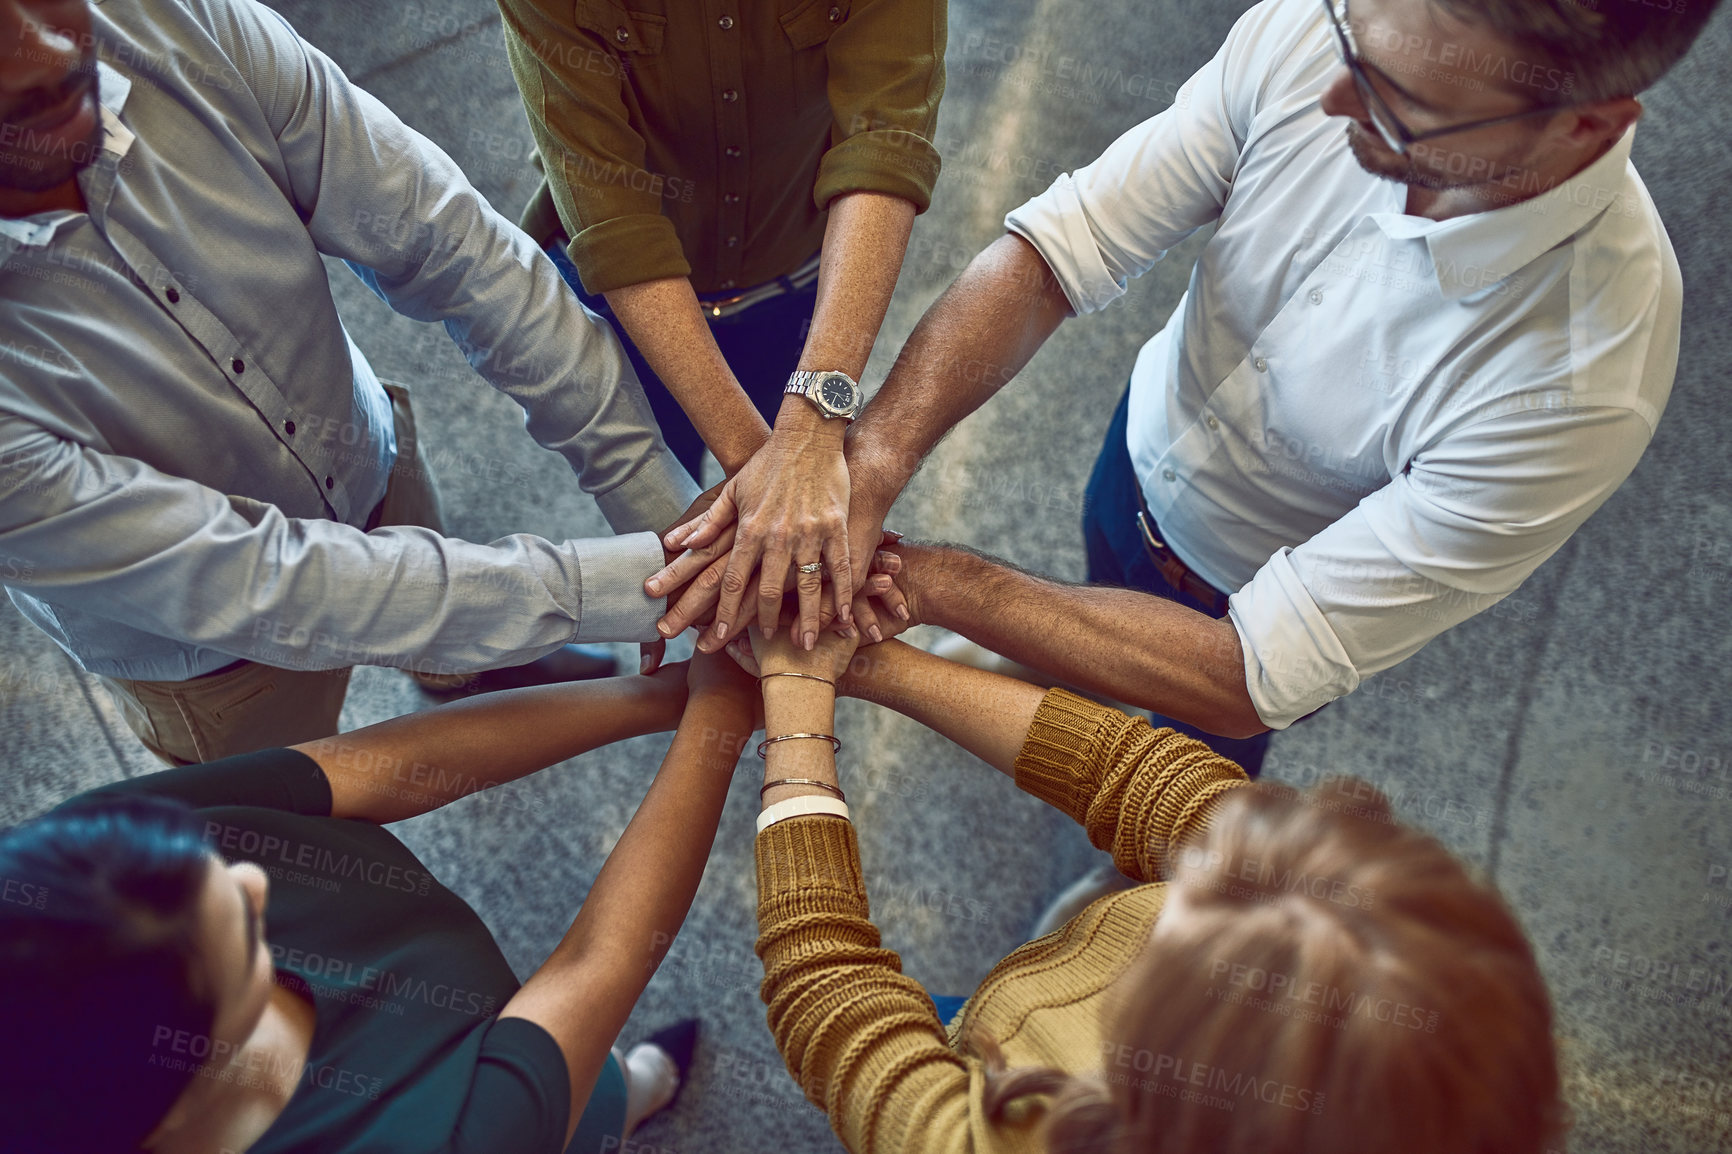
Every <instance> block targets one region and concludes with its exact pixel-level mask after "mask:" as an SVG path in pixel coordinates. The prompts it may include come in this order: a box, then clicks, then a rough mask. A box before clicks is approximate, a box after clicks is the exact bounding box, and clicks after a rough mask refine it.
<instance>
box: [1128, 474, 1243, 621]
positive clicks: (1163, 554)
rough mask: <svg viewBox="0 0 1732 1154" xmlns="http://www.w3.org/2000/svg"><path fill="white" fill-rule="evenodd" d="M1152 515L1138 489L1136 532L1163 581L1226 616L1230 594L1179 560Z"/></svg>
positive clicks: (1178, 591)
mask: <svg viewBox="0 0 1732 1154" xmlns="http://www.w3.org/2000/svg"><path fill="white" fill-rule="evenodd" d="M1159 528H1160V526H1158V525H1157V524H1156V523H1155V517H1154V514H1153V513H1150V512H1149V504H1148V502H1147V501H1146V500H1144V499H1143V489H1142V486H1141V485H1138V486H1137V532H1138V533H1140V534H1141V535H1142V538H1143V551H1144V552H1145V553H1147V554H1148V555H1149V560H1150V561H1151V562H1153V563H1154V566H1155V570H1156V572H1158V573H1160V575H1161V580H1163V581H1165V582H1166V583H1167V585H1168V586H1169V587H1170V588H1171V589H1172V590H1173V591H1174V592H1176V593H1183V594H1185V595H1186V596H1189V597H1194V598H1196V599H1197V600H1198V601H1200V602H1202V603H1203V604H1204V605H1207V606H1208V607H1209V611H1210V612H1211V613H1213V614H1214V615H1215V616H1216V617H1217V618H1220V617H1225V616H1226V615H1227V595H1226V594H1225V593H1222V592H1221V591H1220V590H1219V589H1217V588H1215V587H1214V586H1213V585H1211V584H1209V583H1208V582H1207V581H1205V580H1203V579H1202V578H1201V577H1199V576H1197V574H1196V573H1195V572H1193V571H1192V569H1191V567H1190V566H1189V565H1187V564H1185V563H1184V562H1183V561H1181V560H1179V557H1178V554H1176V553H1174V552H1173V551H1172V550H1171V549H1170V548H1168V547H1167V543H1166V542H1165V541H1163V540H1162V539H1161V535H1160V533H1159V532H1157V530H1158V529H1159Z"/></svg>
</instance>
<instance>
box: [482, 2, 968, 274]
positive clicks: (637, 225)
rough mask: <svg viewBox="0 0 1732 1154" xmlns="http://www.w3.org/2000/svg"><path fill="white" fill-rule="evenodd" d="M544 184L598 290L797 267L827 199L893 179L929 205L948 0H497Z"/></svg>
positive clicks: (893, 191) (549, 214)
mask: <svg viewBox="0 0 1732 1154" xmlns="http://www.w3.org/2000/svg"><path fill="white" fill-rule="evenodd" d="M499 7H500V11H501V12H502V13H503V15H504V17H505V44H506V50H507V53H508V54H509V56H510V59H511V69H512V72H513V73H514V74H515V75H516V77H517V87H518V89H519V91H521V92H522V94H523V103H524V107H525V109H526V111H527V112H528V114H529V124H530V128H531V129H532V130H533V132H534V134H535V141H536V145H537V147H538V148H539V150H540V154H541V160H542V165H543V168H544V170H545V172H546V174H547V180H546V183H545V184H544V185H543V187H542V188H541V189H540V190H539V191H538V192H537V194H536V196H535V197H534V198H533V199H532V200H531V201H530V205H529V208H528V210H526V211H525V213H524V216H523V220H522V224H523V227H524V230H525V231H526V232H528V233H529V235H530V236H532V237H534V238H535V239H536V240H538V241H540V242H542V243H545V242H546V241H547V239H548V238H549V237H551V236H552V235H553V234H554V232H555V231H556V227H557V226H559V225H563V226H564V229H565V232H566V234H567V235H568V236H570V237H572V238H573V239H572V242H571V247H570V250H569V251H570V254H571V259H572V262H573V263H574V264H575V265H576V266H577V270H578V273H579V274H580V275H581V277H582V278H583V285H584V288H585V289H587V290H588V291H589V292H591V293H602V292H609V291H611V290H613V289H617V288H623V287H624V286H626V285H631V284H637V283H639V282H641V281H647V280H656V279H659V278H663V277H676V276H689V277H690V278H691V279H692V283H693V286H694V287H695V288H696V289H697V291H699V292H720V291H726V290H728V289H732V288H738V287H744V286H747V285H753V284H759V283H762V282H763V281H767V280H771V279H773V278H775V277H778V276H783V275H786V274H788V273H790V272H792V271H793V270H794V269H796V268H798V267H799V266H800V265H801V264H802V263H803V262H804V261H805V260H806V259H808V258H809V257H810V256H811V255H812V254H813V253H815V252H817V251H818V249H819V247H820V246H821V245H822V243H823V240H824V220H825V209H826V207H827V206H828V205H829V203H830V201H831V200H832V199H833V198H835V197H837V196H839V195H841V194H843V193H847V192H863V191H864V192H879V193H887V194H889V195H892V196H899V197H902V198H903V199H905V200H908V201H912V202H913V204H914V206H915V208H916V210H918V211H922V212H924V211H925V210H926V207H927V205H928V204H929V203H930V202H931V199H932V186H933V184H934V182H935V181H936V180H937V179H938V164H939V162H938V151H937V149H935V148H934V147H933V145H932V137H933V132H934V128H935V126H936V123H937V118H938V102H939V98H940V97H941V96H942V95H943V92H944V45H945V33H946V25H945V6H944V0H629V7H628V6H627V4H626V3H621V2H619V0H499Z"/></svg>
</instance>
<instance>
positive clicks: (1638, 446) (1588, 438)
mask: <svg viewBox="0 0 1732 1154" xmlns="http://www.w3.org/2000/svg"><path fill="white" fill-rule="evenodd" d="M1651 435H1652V428H1651V426H1650V425H1649V424H1648V422H1647V420H1646V418H1645V417H1643V416H1642V415H1641V414H1639V413H1638V412H1636V411H1635V410H1632V409H1624V408H1616V407H1611V406H1584V407H1581V408H1576V409H1572V410H1568V411H1564V412H1550V411H1543V410H1542V411H1521V412H1514V413H1507V414H1505V415H1502V416H1497V417H1493V418H1491V419H1488V420H1484V421H1481V422H1479V423H1477V424H1475V425H1472V426H1470V427H1468V428H1467V429H1464V430H1462V431H1461V432H1459V433H1457V434H1456V435H1454V436H1451V437H1449V438H1446V439H1445V440H1443V441H1442V442H1441V443H1440V444H1439V445H1437V446H1435V447H1433V448H1431V449H1429V450H1427V451H1426V452H1424V453H1421V454H1420V455H1419V456H1418V457H1417V458H1416V459H1415V460H1414V461H1413V463H1412V464H1411V465H1410V466H1409V468H1408V469H1407V470H1406V471H1405V472H1403V473H1401V474H1400V475H1398V476H1397V477H1396V478H1395V479H1393V480H1392V481H1390V483H1389V484H1388V485H1385V486H1384V487H1383V488H1381V489H1379V490H1377V491H1376V492H1375V493H1372V494H1371V495H1369V496H1368V497H1366V498H1365V499H1364V500H1363V501H1361V502H1360V503H1359V505H1358V506H1357V507H1355V508H1354V509H1353V510H1352V511H1351V512H1349V513H1348V514H1347V515H1346V516H1344V517H1342V518H1341V519H1340V520H1338V521H1336V522H1335V523H1334V524H1332V525H1330V526H1328V527H1327V528H1325V529H1324V530H1323V531H1322V532H1320V533H1318V534H1317V535H1315V536H1314V537H1312V538H1311V539H1310V540H1308V541H1306V542H1305V543H1304V544H1302V545H1300V546H1299V547H1298V548H1296V549H1282V550H1281V551H1279V552H1278V553H1276V554H1275V555H1274V556H1273V557H1271V558H1270V559H1269V561H1268V562H1267V563H1266V564H1265V565H1264V566H1263V568H1262V569H1260V570H1259V571H1258V572H1257V574H1256V575H1255V576H1254V577H1253V578H1252V579H1251V580H1250V581H1249V582H1248V583H1247V584H1246V585H1245V586H1244V587H1243V588H1241V589H1240V590H1239V591H1238V592H1237V593H1235V594H1233V595H1232V597H1231V598H1230V599H1229V600H1228V612H1229V615H1230V617H1231V618H1232V621H1233V625H1234V627H1235V628H1236V629H1237V630H1238V633H1239V639H1240V642H1241V645H1242V647H1243V650H1244V654H1245V684H1246V688H1247V689H1248V690H1249V692H1250V696H1251V701H1252V703H1253V704H1254V705H1255V706H1256V708H1257V713H1258V716H1260V717H1261V718H1262V719H1263V723H1264V724H1265V725H1268V726H1269V727H1270V728H1272V729H1285V728H1286V727H1287V726H1289V725H1291V724H1292V723H1293V722H1295V721H1297V720H1298V719H1299V718H1301V717H1304V716H1305V715H1306V714H1308V713H1310V712H1312V711H1313V710H1315V709H1318V708H1320V707H1322V706H1324V705H1326V704H1328V703H1329V702H1331V701H1333V700H1335V699H1336V698H1337V697H1341V696H1344V695H1345V694H1348V693H1351V692H1353V691H1354V690H1355V689H1357V688H1358V687H1359V684H1360V682H1361V681H1363V680H1364V679H1365V678H1367V677H1370V676H1371V675H1373V674H1375V673H1380V672H1382V671H1383V670H1385V669H1388V668H1390V667H1392V666H1394V665H1397V664H1399V663H1400V662H1402V661H1405V660H1406V659H1407V658H1409V657H1411V656H1413V655H1414V654H1415V653H1417V652H1419V651H1420V650H1421V649H1422V648H1424V647H1425V645H1426V644H1427V643H1428V642H1429V641H1431V639H1432V638H1434V637H1436V636H1437V635H1438V634H1440V633H1443V632H1444V631H1445V630H1447V629H1450V628H1452V627H1454V626H1456V625H1459V624H1460V623H1461V622H1463V621H1466V620H1467V619H1468V618H1470V617H1473V616H1475V615H1477V614H1479V613H1481V612H1485V611H1487V610H1491V611H1493V612H1502V613H1506V614H1508V615H1509V616H1510V617H1511V619H1512V620H1519V619H1521V618H1522V616H1523V611H1522V610H1520V609H1519V608H1514V607H1512V608H1508V609H1500V608H1498V607H1499V606H1500V605H1501V603H1502V602H1503V601H1504V600H1505V598H1507V597H1508V596H1509V595H1510V594H1511V593H1513V592H1514V591H1515V590H1516V589H1518V588H1520V586H1521V584H1522V582H1524V581H1526V580H1527V579H1528V577H1529V576H1530V575H1532V573H1533V572H1534V570H1536V569H1538V568H1539V566H1540V565H1541V564H1542V563H1544V562H1545V560H1546V559H1547V558H1549V557H1550V556H1552V554H1553V553H1555V552H1557V550H1558V549H1559V548H1560V547H1562V545H1563V544H1564V542H1565V541H1567V540H1568V539H1569V537H1570V535H1571V534H1572V533H1574V532H1575V531H1576V530H1577V529H1578V528H1580V527H1581V525H1582V523H1583V522H1584V521H1586V520H1587V519H1588V517H1589V516H1591V515H1592V514H1593V512H1594V511H1595V510H1596V509H1598V508H1599V507H1600V506H1601V505H1602V504H1604V503H1605V501H1606V500H1607V499H1608V498H1609V497H1610V496H1611V495H1612V493H1613V492H1615V491H1616V490H1617V488H1618V486H1619V485H1621V484H1622V483H1623V481H1624V479H1625V478H1626V477H1628V476H1629V474H1630V472H1631V471H1632V470H1633V469H1634V468H1635V466H1636V462H1637V461H1638V460H1639V459H1640V458H1641V455H1642V451H1643V449H1644V448H1646V446H1647V443H1648V440H1649V438H1650V437H1651Z"/></svg>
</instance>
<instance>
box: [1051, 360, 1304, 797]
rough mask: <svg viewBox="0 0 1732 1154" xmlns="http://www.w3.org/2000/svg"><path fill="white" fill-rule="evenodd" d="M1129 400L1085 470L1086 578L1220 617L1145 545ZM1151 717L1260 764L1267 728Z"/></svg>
mask: <svg viewBox="0 0 1732 1154" xmlns="http://www.w3.org/2000/svg"><path fill="white" fill-rule="evenodd" d="M1130 400H1131V391H1130V389H1129V388H1127V389H1126V390H1125V395H1124V396H1122V397H1120V398H1119V407H1118V409H1117V410H1116V411H1114V413H1113V419H1112V423H1111V424H1110V425H1108V426H1107V437H1106V441H1105V442H1104V443H1103V444H1102V445H1101V455H1100V456H1099V457H1096V458H1095V467H1094V472H1092V473H1091V474H1089V484H1088V490H1087V491H1086V492H1085V493H1084V495H1083V525H1082V528H1083V545H1084V547H1085V549H1086V550H1087V553H1088V579H1089V582H1090V583H1091V584H1097V585H1117V586H1120V587H1122V588H1125V589H1136V590H1138V591H1140V592H1143V593H1153V594H1154V595H1155V596H1157V597H1165V598H1166V599H1167V600H1168V601H1176V602H1178V603H1179V604H1180V605H1183V606H1185V607H1186V608H1188V609H1195V610H1196V611H1197V612H1199V613H1202V614H1206V615H1207V616H1209V617H1214V618H1217V619H1219V618H1220V617H1221V616H1224V615H1223V614H1219V613H1216V612H1214V611H1213V610H1212V609H1211V608H1210V607H1209V606H1206V605H1204V604H1203V603H1202V602H1201V601H1198V600H1197V599H1196V598H1195V597H1192V596H1190V595H1189V594H1186V593H1181V592H1180V591H1178V590H1176V589H1174V588H1173V587H1172V586H1171V585H1168V584H1167V582H1166V580H1165V579H1164V578H1162V576H1161V574H1160V571H1159V570H1158V569H1156V568H1155V563H1154V562H1153V561H1151V560H1149V554H1148V551H1147V550H1146V549H1144V547H1143V535H1142V531H1141V530H1139V529H1138V528H1137V520H1136V518H1137V508H1138V504H1137V492H1138V489H1137V473H1136V469H1135V468H1133V467H1132V465H1131V452H1130V449H1129V448H1127V447H1126V445H1125V430H1126V425H1127V414H1128V413H1129V410H1130ZM1151 721H1152V723H1153V724H1154V726H1155V727H1156V728H1157V729H1158V728H1161V727H1163V726H1165V727H1168V728H1172V729H1176V730H1178V731H1179V732H1180V733H1183V734H1188V735H1189V736H1191V737H1195V738H1197V739H1198V740H1199V741H1203V742H1207V743H1208V745H1209V747H1210V748H1211V749H1213V750H1214V751H1215V752H1217V753H1219V754H1220V755H1221V756H1222V757H1229V758H1232V759H1233V760H1234V761H1236V762H1238V763H1239V764H1240V765H1241V766H1242V767H1244V770H1245V772H1246V773H1248V774H1250V775H1251V776H1252V777H1256V776H1257V774H1258V773H1259V772H1260V771H1261V770H1262V768H1263V756H1264V754H1266V753H1268V751H1269V737H1270V734H1269V733H1268V732H1267V731H1265V732H1263V733H1259V734H1258V735H1257V736H1256V737H1248V738H1244V739H1238V738H1231V737H1216V736H1215V735H1214V734H1212V733H1205V732H1203V731H1202V730H1200V729H1198V728H1197V727H1196V726H1194V725H1187V724H1186V723H1184V722H1182V721H1175V720H1173V719H1172V718H1170V717H1162V716H1161V715H1160V714H1158V713H1157V714H1154V715H1153V716H1152V718H1151Z"/></svg>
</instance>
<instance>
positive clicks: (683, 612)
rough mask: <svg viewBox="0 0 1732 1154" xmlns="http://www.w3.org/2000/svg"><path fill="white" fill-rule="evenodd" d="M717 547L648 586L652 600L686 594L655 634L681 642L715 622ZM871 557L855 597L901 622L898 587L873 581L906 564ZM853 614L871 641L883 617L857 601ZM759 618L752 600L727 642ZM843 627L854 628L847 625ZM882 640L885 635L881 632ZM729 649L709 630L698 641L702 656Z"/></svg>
mask: <svg viewBox="0 0 1732 1154" xmlns="http://www.w3.org/2000/svg"><path fill="white" fill-rule="evenodd" d="M730 532H731V530H730ZM881 538H882V541H883V544H884V545H886V546H893V545H895V544H896V542H898V541H900V540H901V539H902V535H901V534H900V533H891V532H885V533H883V534H882V535H881ZM725 539H726V538H724V540H725ZM712 547H713V546H706V547H705V548H704V549H702V550H699V551H698V552H695V553H687V554H686V555H685V556H683V557H681V558H679V559H678V560H677V561H675V562H674V563H673V564H671V565H669V566H668V567H667V568H665V569H663V570H662V571H661V572H659V573H657V574H655V575H654V576H652V577H651V578H650V579H649V581H648V582H646V583H645V588H646V589H647V590H648V591H649V593H650V595H651V596H659V595H660V592H661V590H663V589H672V590H676V591H679V590H682V589H683V592H677V600H675V601H674V604H672V605H670V606H669V607H668V611H667V614H666V615H665V616H664V617H663V618H662V619H661V620H660V621H657V622H656V628H657V629H658V630H660V631H661V633H662V636H664V637H677V636H679V634H680V633H682V632H683V631H684V630H685V629H687V628H688V627H690V626H693V625H696V626H699V627H700V628H701V627H702V626H703V625H704V623H705V622H706V621H708V620H712V619H713V618H712V617H711V616H710V611H711V608H712V607H713V606H714V605H715V604H716V602H717V600H718V599H719V596H720V594H719V590H720V585H721V577H722V571H723V565H722V563H721V562H719V561H710V560H708V556H707V555H708V553H709V550H710V548H712ZM861 556H865V553H864V552H862V553H861ZM872 556H873V560H872V565H871V566H870V575H869V576H868V578H867V582H866V583H865V584H863V585H862V586H861V587H860V589H859V590H857V591H856V592H858V593H861V594H866V595H870V596H872V597H875V598H878V600H879V602H880V603H881V604H882V605H883V607H884V611H885V613H887V614H893V615H895V616H898V617H901V616H902V614H903V612H904V608H905V607H904V605H903V595H902V592H901V591H900V590H898V589H897V588H896V587H895V585H893V584H890V583H879V582H874V581H872V580H871V577H872V576H877V575H879V574H886V575H890V576H894V575H895V573H896V572H897V571H899V570H900V568H901V565H902V560H901V558H899V557H897V556H896V555H895V554H894V553H893V552H890V551H889V550H888V549H886V550H883V551H880V552H877V553H874V554H873V555H872ZM833 588H834V586H833V585H832V584H830V583H826V584H825V585H824V586H823V592H822V593H821V594H820V596H819V602H818V619H819V628H820V629H822V628H825V627H827V626H828V625H830V623H831V619H832V616H833V615H834V613H835V609H834V594H833V592H832V590H833ZM853 611H854V613H855V614H858V616H857V618H856V621H857V622H858V624H859V625H860V627H861V628H863V629H864V630H866V634H867V636H868V637H870V636H871V635H872V630H873V629H874V628H877V627H878V626H879V625H880V624H881V619H880V618H879V616H878V614H877V613H875V612H874V611H873V608H872V606H871V605H867V606H866V607H865V612H864V613H861V601H860V600H859V599H858V598H856V600H855V601H854V605H853ZM757 613H758V605H757V602H756V600H747V601H746V602H745V604H744V606H742V608H741V610H740V616H739V619H738V622H737V626H736V627H735V628H732V629H730V630H729V631H728V636H729V637H735V638H737V637H742V636H744V630H745V629H746V628H747V627H749V626H750V625H751V624H752V622H753V620H754V619H755V618H756V616H757ZM903 620H906V618H903ZM844 624H850V623H848V622H844ZM879 635H880V636H881V637H882V636H883V632H882V630H880V633H879ZM724 644H726V642H725V641H724V640H723V639H721V638H718V637H717V636H716V635H715V633H714V632H713V631H710V630H705V631H704V632H703V634H702V635H701V636H699V638H698V650H699V651H700V652H703V653H715V652H718V651H720V650H721V648H722V646H723V645H724Z"/></svg>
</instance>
